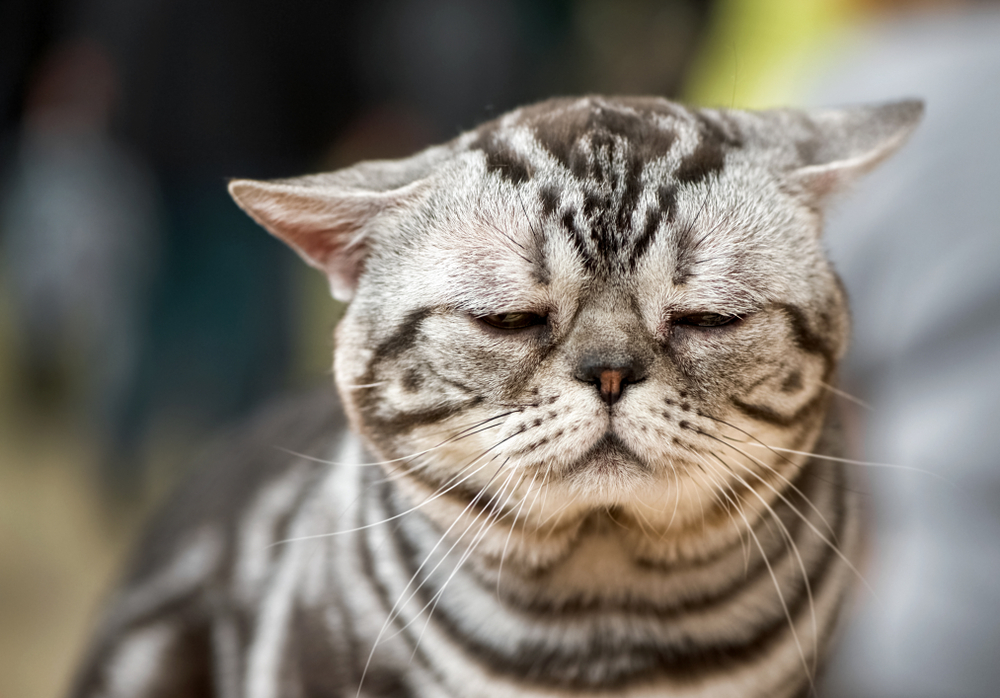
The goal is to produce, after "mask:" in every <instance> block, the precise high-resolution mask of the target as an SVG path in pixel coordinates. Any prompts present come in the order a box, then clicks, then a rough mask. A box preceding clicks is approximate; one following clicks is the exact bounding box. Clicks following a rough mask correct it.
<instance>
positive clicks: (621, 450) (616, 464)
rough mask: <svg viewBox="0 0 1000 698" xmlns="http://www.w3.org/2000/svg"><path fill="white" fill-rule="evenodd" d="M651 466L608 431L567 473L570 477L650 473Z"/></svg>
mask: <svg viewBox="0 0 1000 698" xmlns="http://www.w3.org/2000/svg"><path fill="white" fill-rule="evenodd" d="M649 472H650V469H649V467H648V466H647V465H646V464H645V463H643V462H642V460H640V458H639V456H637V455H636V454H635V453H633V452H632V450H631V449H630V448H629V447H628V446H626V445H625V444H624V443H622V440H621V439H619V438H618V436H616V435H615V434H614V433H613V432H610V431H609V432H607V433H605V434H604V436H602V437H601V438H600V440H599V441H598V442H597V443H595V444H594V445H593V446H592V447H591V448H590V450H589V451H587V452H586V453H585V454H583V455H582V456H580V458H579V459H577V461H576V462H575V463H573V464H572V465H570V466H569V468H568V469H567V470H566V472H565V475H566V477H567V478H568V479H580V478H584V477H595V476H596V477H602V476H614V477H622V476H627V475H639V474H648V473H649Z"/></svg>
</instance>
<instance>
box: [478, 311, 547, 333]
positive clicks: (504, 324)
mask: <svg viewBox="0 0 1000 698" xmlns="http://www.w3.org/2000/svg"><path fill="white" fill-rule="evenodd" d="M477 319H478V320H479V321H480V322H483V323H486V324H487V325H489V326H490V327H495V328H497V329H498V330H523V329H525V328H527V327H533V326H535V325H544V324H545V323H546V321H547V319H546V317H545V316H544V315H538V314H537V313H497V314H495V315H483V316H481V317H479V318H477Z"/></svg>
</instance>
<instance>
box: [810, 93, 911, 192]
mask: <svg viewBox="0 0 1000 698" xmlns="http://www.w3.org/2000/svg"><path fill="white" fill-rule="evenodd" d="M923 113H924V104H923V102H921V101H919V100H906V101H901V102H890V103H887V104H876V105H866V106H857V107H846V108H842V109H815V110H809V111H807V112H806V115H807V118H808V121H809V122H810V126H811V128H810V129H809V131H810V135H809V136H808V137H807V138H805V139H803V140H802V141H799V142H797V143H796V146H797V150H798V153H799V156H800V158H801V161H800V163H799V165H798V167H797V168H796V169H795V170H793V172H792V173H791V176H792V179H793V180H794V181H795V182H796V183H797V184H798V185H799V186H801V187H802V189H803V191H805V192H807V193H808V194H809V195H810V197H812V198H813V199H814V200H815V201H816V203H821V202H822V201H823V200H824V199H826V198H827V197H828V196H829V195H831V194H834V193H836V192H838V191H841V190H843V189H845V188H846V187H848V186H849V185H850V184H851V183H852V182H854V181H855V180H856V179H857V178H859V177H860V176H861V175H863V174H865V173H866V172H868V171H869V170H871V169H872V168H874V167H875V166H876V165H878V164H879V163H880V162H882V161H883V160H885V159H886V158H887V157H889V156H890V155H892V154H893V153H895V152H896V151H897V150H898V149H899V148H900V147H901V146H902V145H903V143H905V142H906V140H907V138H909V136H910V134H911V133H912V132H913V130H914V129H915V128H916V127H917V124H918V123H919V122H920V118H921V116H923Z"/></svg>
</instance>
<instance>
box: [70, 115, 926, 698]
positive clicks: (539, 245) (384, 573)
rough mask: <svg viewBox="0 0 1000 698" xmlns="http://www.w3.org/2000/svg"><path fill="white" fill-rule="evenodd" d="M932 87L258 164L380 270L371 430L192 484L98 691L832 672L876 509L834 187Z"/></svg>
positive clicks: (359, 385)
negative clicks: (847, 455)
mask: <svg viewBox="0 0 1000 698" xmlns="http://www.w3.org/2000/svg"><path fill="white" fill-rule="evenodd" d="M920 112H921V107H920V105H919V104H918V103H916V102H905V103H896V104H889V105H882V106H875V107H858V108H850V109H842V110H823V111H814V112H803V111H794V110H777V111H770V112H757V113H753V112H740V111H724V110H693V109H689V108H686V107H683V106H681V105H677V104H674V103H671V102H667V101H665V100H662V99H654V98H602V97H587V98H580V99H558V100H551V101H549V102H543V103H541V104H538V105H534V106H531V107H526V108H524V109H521V110H518V111H515V112H512V113H510V114H507V115H505V116H502V117H500V118H499V119H497V120H496V121H493V122H490V123H488V124H485V125H483V126H481V127H480V128H479V129H477V130H475V131H472V132H469V133H466V134H463V135H462V136H460V137H458V138H457V139H455V140H454V141H452V142H450V143H448V144H445V145H443V146H438V147H435V148H431V149H428V150H426V151H424V152H422V153H419V154H417V155H415V156H414V157H412V158H409V159H406V160H400V161H391V162H373V163H362V164H360V165H357V166H355V167H352V168H348V169H347V170H342V171H340V172H335V173H330V174H323V175H314V176H311V177H305V178H300V179H293V180H283V181H277V182H252V181H248V180H237V181H234V182H232V183H231V184H230V191H231V192H232V194H233V196H234V198H235V199H236V201H237V203H239V204H240V205H241V206H242V207H243V208H244V209H245V210H246V211H247V212H248V213H249V214H250V215H251V216H253V217H254V219H255V220H257V221H258V222H260V223H261V224H262V225H264V226H265V227H266V228H267V229H268V230H269V231H270V232H272V233H273V234H275V235H278V236H279V237H281V238H283V239H285V240H286V241H287V242H288V243H289V244H290V245H291V246H292V247H293V248H295V249H296V250H297V251H298V252H299V254H301V255H302V256H303V257H304V258H305V259H306V261H307V262H309V263H310V264H312V265H313V266H315V267H317V268H319V269H321V270H323V271H324V272H325V273H326V274H327V275H328V277H329V279H330V283H331V288H332V290H333V292H334V294H335V295H336V296H337V297H339V298H342V299H351V300H352V302H351V305H350V306H349V308H348V311H347V314H346V316H345V317H344V319H343V320H342V322H341V323H340V325H339V327H338V330H337V337H336V340H337V349H336V354H335V373H336V379H337V385H338V389H339V392H340V398H341V403H342V404H343V406H344V408H345V412H346V415H347V418H348V421H349V422H350V426H351V430H350V431H349V432H348V431H339V430H337V429H336V428H335V427H334V426H333V425H332V424H331V425H330V427H329V428H322V427H319V428H316V429H315V430H313V431H309V435H308V438H306V439H305V442H306V445H304V446H303V445H297V444H296V443H295V442H294V441H293V440H292V439H291V438H290V437H289V438H285V437H282V436H280V435H277V436H273V437H270V438H273V439H274V442H273V443H277V444H278V445H282V446H288V447H292V448H293V450H299V449H306V452H307V453H308V454H309V455H311V456H314V457H316V458H319V459H321V460H324V459H326V460H327V461H329V462H324V463H318V462H316V461H315V460H309V459H307V458H304V457H296V456H292V455H288V454H287V453H285V452H279V451H274V452H269V453H268V455H267V460H268V461H271V460H273V461H274V462H275V463H276V465H274V466H273V467H271V466H269V469H268V470H267V473H268V474H267V475H266V476H263V477H261V478H260V479H254V480H252V481H249V485H248V484H247V483H244V484H243V485H242V486H240V485H238V484H235V483H234V484H231V485H230V484H221V485H219V486H218V490H217V491H219V492H229V491H230V490H233V491H235V490H239V491H241V492H243V494H242V496H241V502H240V503H239V504H237V505H236V506H234V507H231V508H228V509H219V510H218V511H216V510H215V509H214V507H213V506H212V505H211V504H210V503H206V500H205V497H204V492H205V490H204V488H203V487H201V488H197V489H196V492H195V494H192V495H189V496H188V497H187V498H186V499H185V498H182V499H181V500H180V502H179V504H178V505H177V506H178V507H185V506H188V507H190V506H191V505H190V504H189V503H187V504H186V503H185V502H190V501H192V498H195V499H197V498H198V494H197V493H198V492H200V493H201V495H200V501H201V502H202V504H200V505H199V507H200V508H198V509H197V511H198V512H200V513H198V514H197V515H193V514H192V515H186V516H183V517H181V520H179V521H176V522H175V523H174V524H171V525H164V526H161V527H160V528H158V529H156V531H158V532H155V533H153V534H152V535H153V538H152V539H151V540H154V541H159V542H158V543H157V545H156V549H157V551H158V552H157V553H156V554H155V555H154V556H152V557H149V558H148V559H145V560H142V559H141V561H140V563H138V565H137V567H136V571H135V572H134V573H133V574H132V576H131V578H130V581H129V582H128V583H127V584H126V585H125V587H124V590H123V591H122V592H121V593H120V597H119V600H118V601H117V602H116V603H115V604H113V605H112V610H111V612H110V614H109V616H108V621H107V623H106V627H105V630H104V631H103V633H102V638H103V639H102V640H101V641H100V642H98V643H97V645H96V646H95V650H94V655H93V659H92V661H91V662H90V664H89V668H88V669H87V670H86V672H85V673H84V674H83V678H82V679H81V682H80V684H79V687H78V689H77V692H76V693H75V695H77V696H81V697H82V696H98V695H101V696H116V695H123V693H122V690H123V689H121V688H120V687H121V686H125V685H127V686H130V687H131V688H130V689H129V693H128V694H129V695H134V696H150V697H152V696H168V695H221V696H248V697H250V698H272V697H276V696H283V697H284V696H291V697H294V696H320V695H330V696H336V695H345V696H351V695H361V696H483V697H493V696H508V695H528V696H578V695H616V696H653V695H657V696H666V695H670V696H696V695H706V696H707V695H711V696H729V695H732V696H744V697H745V696H797V695H805V694H806V693H808V691H809V690H810V686H811V682H812V678H813V675H814V672H815V671H816V669H817V668H818V666H819V665H820V663H821V660H822V657H823V655H824V650H825V648H826V647H827V645H828V643H829V641H830V638H831V636H832V634H833V631H834V629H835V627H836V619H837V615H838V613H839V609H840V606H841V603H842V600H843V598H844V595H845V593H846V590H847V589H848V588H849V583H850V581H851V578H852V575H853V574H854V572H853V571H852V569H851V563H850V559H851V558H852V557H853V556H854V555H855V553H856V547H857V541H858V536H859V522H858V516H857V503H856V502H855V501H854V495H853V494H852V490H851V488H850V486H849V482H848V480H847V474H846V473H845V472H844V471H843V469H842V468H841V467H840V466H838V465H837V464H836V463H835V462H830V461H827V460H824V459H823V457H824V456H836V455H837V453H838V452H839V451H838V446H837V438H836V425H835V415H834V413H833V411H832V410H831V409H830V405H829V403H830V400H829V396H830V391H829V388H830V386H832V385H833V383H834V382H835V380H836V366H837V362H838V360H839V359H840V357H841V356H842V355H843V352H844V350H845V348H846V344H847V338H848V317H847V309H846V301H845V297H844V293H843V291H842V289H841V287H840V285H839V282H838V280H837V278H836V276H835V274H834V272H833V271H832V269H831V268H830V266H829V264H828V262H827V261H826V259H825V256H824V255H823V252H822V249H821V243H820V232H821V230H820V229H821V212H822V206H823V205H824V204H825V203H826V201H827V200H828V198H829V196H830V195H831V194H833V193H835V192H836V191H839V190H841V189H843V188H845V187H846V186H848V185H849V184H850V183H851V182H852V181H853V180H855V179H856V178H857V177H858V176H859V175H860V174H862V173H863V172H865V171H867V170H868V169H870V168H871V167H873V166H874V165H875V164H877V162H879V161H880V160H882V159H883V158H885V157H887V156H888V155H889V154H890V153H891V152H892V151H894V150H895V149H896V148H898V147H899V146H900V145H901V144H902V142H903V141H904V140H905V137H906V135H907V134H908V133H909V132H910V131H911V130H912V129H913V128H914V126H915V124H916V122H917V120H918V119H919V116H920ZM504 323H508V328H507V329H505V327H504ZM332 409H333V408H331V407H330V406H329V405H323V406H321V405H320V404H315V403H314V404H313V405H311V406H309V408H308V409H307V410H306V411H305V412H301V413H298V414H299V415H302V416H297V415H296V413H295V412H294V411H293V412H290V413H288V415H286V416H285V417H282V418H280V419H279V420H278V421H279V422H282V423H283V424H284V425H285V428H288V429H292V428H294V425H295V424H296V423H299V420H304V421H302V422H301V423H302V424H315V423H316V420H317V419H320V420H321V421H323V420H326V419H328V418H331V417H329V415H331V414H332V412H331V410H332ZM282 420H283V421H282ZM300 432H301V430H300ZM271 433H276V434H280V433H281V432H271ZM255 438H256V439H257V440H258V441H257V442H258V443H260V441H259V439H261V438H262V435H261V434H256V435H255ZM300 452H301V451H300ZM237 453H240V452H239V451H237ZM809 454H815V455H809ZM241 459H242V457H240V456H237V457H235V458H220V459H219V460H220V462H223V461H225V462H228V463H229V464H230V467H236V468H239V467H241V466H242V463H241ZM251 461H252V459H251ZM373 461H377V462H379V463H380V464H381V465H380V466H378V467H377V466H365V465H363V464H365V463H369V462H373ZM278 462H281V465H280V466H279V465H277V463H278ZM208 472H214V470H213V469H210V470H209V471H208ZM185 551H187V552H185ZM192 551H194V552H195V553H198V554H199V555H200V557H198V556H197V555H194V553H192ZM147 557H148V556H147ZM190 560H195V561H194V562H191V561H190ZM135 599H139V601H136V600H135ZM140 601H141V602H142V603H140ZM136 648H138V649H136ZM137 656H144V657H145V660H141V659H136V657H137ZM150 658H151V659H150ZM143 661H145V663H143ZM149 667H153V668H149ZM144 672H145V673H144ZM185 672H186V673H185ZM123 682H124V683H123ZM171 682H173V683H171ZM184 682H186V683H184ZM199 682H200V683H199ZM175 684H176V685H181V684H183V685H184V688H182V689H178V688H176V687H175ZM116 687H117V688H116ZM136 687H138V688H136ZM213 691H214V693H213Z"/></svg>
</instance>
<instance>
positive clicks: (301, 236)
mask: <svg viewBox="0 0 1000 698" xmlns="http://www.w3.org/2000/svg"><path fill="white" fill-rule="evenodd" d="M451 152H452V151H451V150H450V149H448V148H447V147H443V146H441V147H436V148H429V149H427V150H425V151H423V152H421V153H418V154H417V155H414V156H413V157H410V158H406V159H403V160H381V161H372V162H363V163H360V164H358V165H355V166H353V167H348V168H346V169H343V170H338V171H336V172H329V173H326V174H317V175H308V176H305V177H296V178H294V179H276V180H270V181H266V182H262V181H256V180H251V179H234V180H232V181H231V182H229V193H230V195H231V196H232V197H233V199H234V200H235V201H236V203H237V204H239V206H240V208H242V209H243V210H244V211H246V212H247V213H248V214H249V215H250V217H251V218H253V219H254V220H255V221H257V222H258V223H259V224H260V225H262V226H263V227H264V228H265V229H267V231H268V232H269V233H271V234H272V235H274V236H275V237H278V238H280V239H281V240H283V241H284V242H285V243H287V244H288V245H289V246H290V247H291V248H292V249H294V250H295V251H296V252H298V253H299V255H300V256H301V257H302V258H303V259H304V260H305V261H306V262H307V263H308V264H310V265H311V266H313V267H316V268H317V269H319V270H321V271H323V272H324V273H325V274H326V275H327V278H328V279H329V282H330V292H331V293H332V294H333V297H334V298H336V299H337V300H340V301H344V302H346V301H349V300H350V299H351V297H352V296H353V295H354V289H355V287H356V286H357V282H358V278H359V277H360V276H361V272H362V271H363V270H364V264H365V258H366V257H367V256H368V251H369V249H370V245H371V242H372V232H373V230H374V225H373V223H374V222H375V220H376V219H377V218H378V217H379V216H380V215H382V214H383V213H385V212H386V211H389V210H392V209H394V208H397V207H399V206H402V205H405V203H406V201H407V200H409V199H411V198H412V197H414V196H416V195H417V193H418V191H419V190H420V188H421V187H420V184H421V182H422V181H423V180H424V178H426V177H427V175H428V174H430V172H431V171H432V170H433V169H434V167H436V166H437V165H438V164H440V163H441V162H442V161H444V160H445V159H447V157H449V156H450V154H451Z"/></svg>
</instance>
